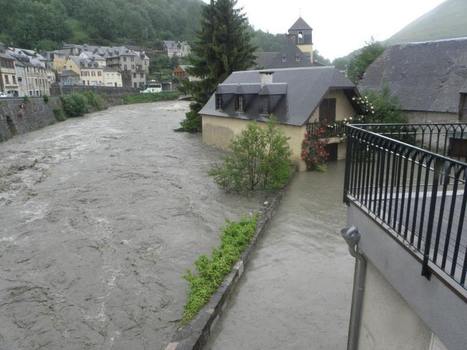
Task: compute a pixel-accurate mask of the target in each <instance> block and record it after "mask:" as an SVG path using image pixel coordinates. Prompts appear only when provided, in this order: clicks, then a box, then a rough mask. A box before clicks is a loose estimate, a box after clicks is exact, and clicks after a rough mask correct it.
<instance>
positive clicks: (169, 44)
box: [163, 40, 191, 58]
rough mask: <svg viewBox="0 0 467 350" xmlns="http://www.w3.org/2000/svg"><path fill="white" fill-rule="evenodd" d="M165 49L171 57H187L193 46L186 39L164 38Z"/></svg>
mask: <svg viewBox="0 0 467 350" xmlns="http://www.w3.org/2000/svg"><path fill="white" fill-rule="evenodd" d="M163 44H164V51H165V52H166V54H167V56H168V57H169V58H172V57H187V56H188V55H189V54H190V52H191V47H190V45H188V43H187V42H185V41H173V40H164V43H163Z"/></svg>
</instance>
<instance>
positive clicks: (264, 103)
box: [261, 96, 269, 115]
mask: <svg viewBox="0 0 467 350" xmlns="http://www.w3.org/2000/svg"><path fill="white" fill-rule="evenodd" d="M261 114H267V115H269V98H268V97H267V96H263V97H262V98H261Z"/></svg>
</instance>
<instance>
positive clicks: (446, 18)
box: [387, 0, 467, 45]
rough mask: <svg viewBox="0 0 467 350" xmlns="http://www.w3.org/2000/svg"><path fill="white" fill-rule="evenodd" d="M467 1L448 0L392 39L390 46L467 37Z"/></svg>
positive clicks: (389, 41)
mask: <svg viewBox="0 0 467 350" xmlns="http://www.w3.org/2000/svg"><path fill="white" fill-rule="evenodd" d="M466 16H467V1H466V0H447V1H445V2H443V3H442V4H441V5H439V6H438V7H436V8H435V9H433V10H432V11H430V12H428V13H426V14H425V15H423V16H422V17H420V18H418V19H417V20H415V21H414V22H412V23H410V24H409V25H407V26H406V27H405V28H403V29H402V30H401V31H400V32H398V33H396V34H395V35H394V36H393V37H391V38H390V39H389V40H388V41H387V43H388V44H390V45H393V44H401V43H407V42H414V41H429V40H438V39H450V38H459V37H465V36H467V18H466Z"/></svg>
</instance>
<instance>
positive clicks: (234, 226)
mask: <svg viewBox="0 0 467 350" xmlns="http://www.w3.org/2000/svg"><path fill="white" fill-rule="evenodd" d="M256 221H257V219H256V216H254V217H251V218H244V219H242V220H240V221H239V222H230V221H227V223H226V226H225V227H224V229H223V231H222V234H221V244H220V246H219V247H218V248H215V249H213V251H212V254H211V256H210V257H208V256H206V255H202V256H200V257H199V258H198V260H196V262H195V267H196V271H195V272H192V271H188V272H187V274H186V275H185V276H184V278H185V279H186V280H187V281H188V283H189V288H188V298H187V303H186V304H185V309H184V312H183V319H182V322H184V323H186V322H188V321H190V320H192V319H193V318H194V317H195V316H196V314H197V313H198V312H199V310H201V308H202V307H203V306H204V305H206V303H207V302H208V301H209V299H210V298H211V296H212V295H213V294H214V293H215V292H216V290H217V289H218V288H219V286H220V285H221V284H222V282H223V281H224V279H225V277H226V276H227V275H228V274H229V273H230V271H231V270H232V267H233V266H234V265H235V263H236V262H237V261H238V260H239V259H240V256H241V254H242V253H243V251H244V250H245V249H246V247H247V246H248V244H249V243H250V241H251V239H252V238H253V236H254V234H255V232H256Z"/></svg>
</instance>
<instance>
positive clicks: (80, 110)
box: [62, 91, 105, 118]
mask: <svg viewBox="0 0 467 350" xmlns="http://www.w3.org/2000/svg"><path fill="white" fill-rule="evenodd" d="M62 105H63V110H64V111H65V115H66V116H67V117H70V118H73V117H80V116H82V115H84V114H85V113H88V112H90V111H100V110H102V109H104V108H105V101H104V99H103V98H102V97H101V96H99V95H97V94H96V93H95V92H93V91H84V92H75V93H72V94H70V95H65V96H62Z"/></svg>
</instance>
